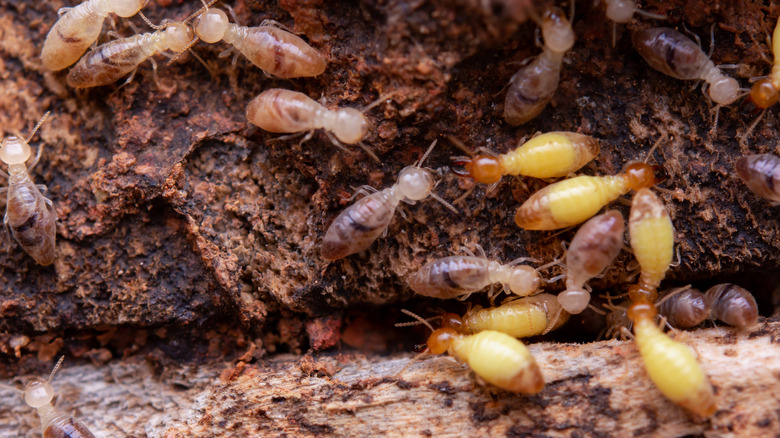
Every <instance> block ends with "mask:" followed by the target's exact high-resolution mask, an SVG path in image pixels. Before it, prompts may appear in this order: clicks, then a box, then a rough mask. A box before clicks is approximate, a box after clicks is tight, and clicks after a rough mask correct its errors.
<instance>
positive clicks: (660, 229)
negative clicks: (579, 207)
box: [628, 189, 674, 303]
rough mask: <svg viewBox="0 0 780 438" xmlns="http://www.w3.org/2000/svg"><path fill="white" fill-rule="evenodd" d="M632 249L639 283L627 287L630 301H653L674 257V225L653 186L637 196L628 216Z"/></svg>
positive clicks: (637, 193)
mask: <svg viewBox="0 0 780 438" xmlns="http://www.w3.org/2000/svg"><path fill="white" fill-rule="evenodd" d="M628 234H629V237H630V240H631V249H632V250H633V251H634V257H636V260H637V262H639V268H640V274H639V283H638V284H635V285H632V286H631V287H629V289H628V296H629V298H631V301H633V302H637V301H640V300H642V301H647V302H651V303H652V302H654V301H655V300H656V298H658V292H657V289H658V286H659V285H660V284H661V281H662V280H663V279H664V277H665V276H666V271H667V270H668V269H669V265H670V264H671V263H672V257H673V256H674V226H673V225H672V219H671V218H670V217H669V212H668V211H666V207H664V204H663V202H661V200H660V199H658V197H657V196H656V195H655V194H654V193H653V192H652V191H650V189H641V190H639V191H638V192H636V194H635V195H634V200H633V202H632V203H631V213H630V215H629V218H628Z"/></svg>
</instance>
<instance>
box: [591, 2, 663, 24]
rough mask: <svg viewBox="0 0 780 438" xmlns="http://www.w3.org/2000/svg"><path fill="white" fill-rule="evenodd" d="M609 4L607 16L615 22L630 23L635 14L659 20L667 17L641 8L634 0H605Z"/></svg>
mask: <svg viewBox="0 0 780 438" xmlns="http://www.w3.org/2000/svg"><path fill="white" fill-rule="evenodd" d="M604 3H606V5H607V10H606V16H607V18H609V19H610V20H612V21H614V22H615V23H628V22H629V21H631V19H632V18H634V14H641V15H644V16H646V17H648V18H655V19H659V20H663V19H666V16H664V15H659V14H651V13H649V12H645V11H643V10H641V9H639V8H638V7H637V6H636V2H635V1H633V0H605V1H604Z"/></svg>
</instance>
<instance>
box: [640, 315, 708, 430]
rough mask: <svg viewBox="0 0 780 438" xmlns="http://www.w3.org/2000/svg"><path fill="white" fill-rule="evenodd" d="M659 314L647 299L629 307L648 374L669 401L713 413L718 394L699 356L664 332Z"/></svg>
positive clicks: (697, 411) (705, 412)
mask: <svg viewBox="0 0 780 438" xmlns="http://www.w3.org/2000/svg"><path fill="white" fill-rule="evenodd" d="M656 316H657V313H656V309H655V306H654V305H653V304H652V303H649V302H646V301H641V302H637V303H634V304H632V305H631V307H629V308H628V318H629V319H630V320H631V322H632V323H633V325H634V336H635V341H636V345H637V348H638V349H639V353H640V355H641V356H642V361H643V362H644V364H645V369H646V370H647V374H648V375H650V379H651V380H652V381H653V383H654V384H655V386H656V387H657V388H658V389H659V390H660V391H661V393H662V394H663V395H664V396H666V398H668V399H669V400H671V401H673V402H674V403H676V404H678V405H680V406H682V407H683V408H685V409H688V410H690V411H691V412H693V413H695V414H698V415H701V416H703V417H708V416H710V415H712V414H713V413H714V412H715V409H716V408H717V406H716V401H715V395H714V394H713V391H712V385H711V384H710V382H709V380H708V379H707V376H706V375H705V374H704V371H703V370H702V368H701V365H700V364H699V362H698V360H696V356H694V354H693V351H691V348H690V347H688V346H687V345H684V344H681V343H679V342H677V341H674V340H673V339H672V338H670V337H669V336H668V335H666V334H665V333H664V332H663V331H661V329H660V328H658V326H657V325H656V322H655V321H656Z"/></svg>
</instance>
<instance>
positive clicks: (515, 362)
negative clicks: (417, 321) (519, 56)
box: [427, 326, 544, 394]
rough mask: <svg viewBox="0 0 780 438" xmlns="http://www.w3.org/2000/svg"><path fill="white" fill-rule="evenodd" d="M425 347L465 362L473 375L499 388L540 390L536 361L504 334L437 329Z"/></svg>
mask: <svg viewBox="0 0 780 438" xmlns="http://www.w3.org/2000/svg"><path fill="white" fill-rule="evenodd" d="M429 327H430V326H429ZM427 344H428V349H427V351H428V352H430V353H432V354H442V353H444V352H449V353H450V355H451V356H453V357H454V358H456V359H458V360H459V361H462V362H465V363H467V364H468V366H469V367H470V368H471V369H472V370H473V371H474V373H475V374H476V375H477V376H479V377H480V378H482V379H483V380H485V381H486V382H488V383H490V384H492V385H495V386H497V387H499V388H501V389H505V390H507V391H512V392H519V393H523V394H536V393H538V392H539V391H541V390H542V389H543V388H544V377H542V370H541V369H540V368H539V364H537V363H536V359H534V357H533V356H532V355H531V352H530V351H529V350H528V348H527V347H526V346H525V345H524V344H523V343H522V342H520V341H518V340H517V339H516V338H514V337H512V336H510V335H508V334H506V333H501V332H497V331H494V330H484V331H481V332H479V333H477V334H473V335H466V334H462V333H458V332H457V331H456V330H455V329H452V328H440V329H437V330H434V331H433V333H431V335H430V337H429V338H428V343H427Z"/></svg>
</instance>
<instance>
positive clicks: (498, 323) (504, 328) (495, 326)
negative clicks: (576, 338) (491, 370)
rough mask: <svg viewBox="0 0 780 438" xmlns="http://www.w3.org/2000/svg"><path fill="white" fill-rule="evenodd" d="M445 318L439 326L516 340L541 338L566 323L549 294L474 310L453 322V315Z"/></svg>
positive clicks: (564, 313) (553, 298)
mask: <svg viewBox="0 0 780 438" xmlns="http://www.w3.org/2000/svg"><path fill="white" fill-rule="evenodd" d="M448 315H449V317H446V316H445V319H444V321H445V322H444V323H442V326H443V327H447V326H450V327H452V328H455V329H456V330H457V327H458V324H460V327H462V328H461V331H463V332H465V333H478V332H481V331H483V330H495V331H499V332H501V333H506V334H508V335H510V336H514V337H516V338H528V337H531V336H538V335H545V334H547V333H549V332H551V331H552V330H555V329H557V328H559V327H560V326H562V325H563V324H564V323H565V322H566V321H568V319H569V313H568V312H565V311H562V308H561V305H560V304H558V298H557V297H556V296H555V295H550V294H539V295H534V296H532V297H527V298H522V299H515V300H512V301H509V302H505V303H503V304H501V305H500V306H497V307H488V308H484V309H480V308H474V309H471V310H470V311H469V312H467V313H466V315H464V316H463V318H458V319H455V318H457V315H454V314H448ZM458 320H459V322H458ZM453 321H454V322H453Z"/></svg>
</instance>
